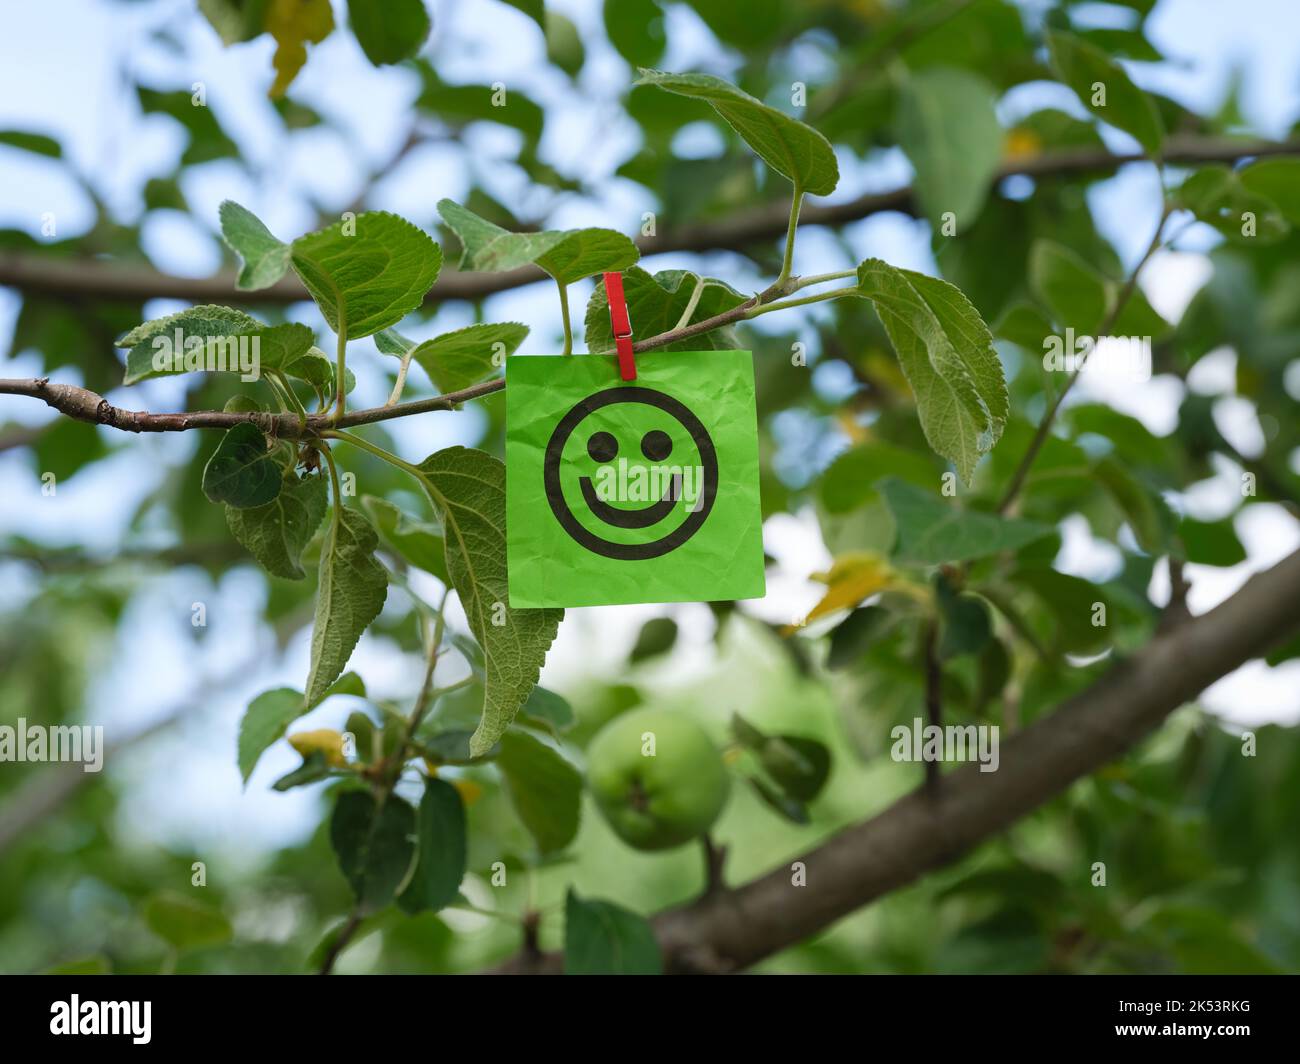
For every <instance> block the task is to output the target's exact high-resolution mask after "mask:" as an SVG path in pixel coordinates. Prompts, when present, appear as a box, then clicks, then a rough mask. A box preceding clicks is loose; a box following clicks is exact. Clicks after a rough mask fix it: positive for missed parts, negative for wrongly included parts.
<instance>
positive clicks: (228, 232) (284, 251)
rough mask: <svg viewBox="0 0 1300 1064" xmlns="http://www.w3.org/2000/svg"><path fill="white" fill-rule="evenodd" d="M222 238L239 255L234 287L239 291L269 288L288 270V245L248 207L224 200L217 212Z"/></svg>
mask: <svg viewBox="0 0 1300 1064" xmlns="http://www.w3.org/2000/svg"><path fill="white" fill-rule="evenodd" d="M218 213H219V215H220V218H221V237H222V239H223V240H225V242H226V246H227V247H229V248H230V250H231V251H233V252H234V253H235V254H236V255H238V256H239V258H240V261H241V263H242V265H241V266H240V270H239V278H238V279H237V280H236V282H235V287H236V288H239V289H240V290H242V291H245V292H248V291H255V290H257V289H259V288H268V287H270V286H271V285H273V284H275V282H276V281H278V280H279V279H280V278H281V277H283V276H284V272H285V270H287V269H288V268H289V254H290V248H289V245H288V244H286V243H284V242H283V241H282V240H278V239H276V237H275V235H274V234H273V233H272V232H271V230H269V229H268V228H267V227H266V226H265V225H263V224H262V221H261V219H260V218H258V217H257V215H255V214H254V213H253V212H252V211H250V210H249V209H248V208H247V207H243V206H241V205H240V204H238V203H236V202H235V201H234V200H226V201H225V202H223V203H222V204H221V208H220V211H219V212H218Z"/></svg>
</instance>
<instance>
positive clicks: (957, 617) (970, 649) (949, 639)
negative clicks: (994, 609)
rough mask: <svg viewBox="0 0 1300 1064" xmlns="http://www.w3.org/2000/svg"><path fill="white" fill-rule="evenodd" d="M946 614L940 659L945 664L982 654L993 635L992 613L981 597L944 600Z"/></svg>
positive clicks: (941, 603)
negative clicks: (965, 656) (969, 655)
mask: <svg viewBox="0 0 1300 1064" xmlns="http://www.w3.org/2000/svg"><path fill="white" fill-rule="evenodd" d="M939 602H940V610H941V612H942V614H943V636H942V638H941V639H940V641H939V657H940V658H942V659H943V660H944V661H948V660H950V659H952V658H957V657H961V656H962V655H964V654H978V653H979V652H980V651H981V650H983V649H984V644H985V643H987V642H988V641H989V637H990V636H991V635H992V634H993V622H992V618H990V617H989V609H988V607H987V606H986V605H984V600H983V599H981V598H980V597H979V596H978V595H971V594H966V593H963V594H959V595H948V596H946V597H945V596H942V595H941V596H940V600H939Z"/></svg>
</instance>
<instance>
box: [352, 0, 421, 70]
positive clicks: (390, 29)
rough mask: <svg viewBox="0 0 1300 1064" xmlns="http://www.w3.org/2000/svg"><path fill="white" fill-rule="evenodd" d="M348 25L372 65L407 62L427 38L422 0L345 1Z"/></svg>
mask: <svg viewBox="0 0 1300 1064" xmlns="http://www.w3.org/2000/svg"><path fill="white" fill-rule="evenodd" d="M348 22H350V23H351V25H352V32H353V33H355V34H356V37H357V42H358V43H359V44H360V45H361V50H362V51H363V52H365V53H366V58H367V59H369V60H370V62H371V63H373V64H374V65H375V66H384V65H386V64H390V63H400V62H401V61H402V60H403V59H410V58H411V57H412V56H414V55H415V54H416V53H417V52H419V50H420V49H421V48H422V47H423V46H424V42H425V40H426V38H428V36H429V28H430V23H429V12H428V11H427V10H426V9H425V6H424V0H348Z"/></svg>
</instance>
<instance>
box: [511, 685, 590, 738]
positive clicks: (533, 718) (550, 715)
mask: <svg viewBox="0 0 1300 1064" xmlns="http://www.w3.org/2000/svg"><path fill="white" fill-rule="evenodd" d="M518 719H519V720H520V721H521V722H523V721H524V720H525V719H527V721H528V723H536V724H540V725H542V726H543V727H545V728H548V729H549V730H550V731H551V732H553V733H556V734H558V733H559V732H562V731H567V730H568V729H569V728H572V727H573V725H574V723H575V722H576V721H577V717H576V716H574V713H573V707H572V706H571V705H569V702H568V699H566V698H564V697H563V696H562V695H557V694H556V693H555V692H554V691H548V690H547V689H546V688H545V687H542V686H541V685H540V684H539V685H538V686H537V687H534V688H533V690H532V693H531V694H530V695H529V696H528V701H527V702H525V703H524V708H523V709H521V710H520V711H519V717H518Z"/></svg>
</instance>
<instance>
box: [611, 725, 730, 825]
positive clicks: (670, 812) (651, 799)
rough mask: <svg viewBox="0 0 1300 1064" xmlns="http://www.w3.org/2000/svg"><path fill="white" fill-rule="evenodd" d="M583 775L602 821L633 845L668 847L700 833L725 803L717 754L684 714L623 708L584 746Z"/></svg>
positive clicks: (725, 778)
mask: <svg viewBox="0 0 1300 1064" xmlns="http://www.w3.org/2000/svg"><path fill="white" fill-rule="evenodd" d="M587 778H588V780H589V781H590V783H591V791H592V794H593V795H594V796H595V798H596V805H597V806H598V807H599V809H600V811H601V813H602V814H603V815H604V817H605V819H606V820H607V821H609V826H610V827H612V828H613V829H614V831H615V833H617V835H618V836H619V838H621V839H622V840H623V841H624V842H626V843H627V844H628V845H629V846H634V847H635V848H636V849H638V850H666V849H669V848H670V847H672V846H680V845H681V844H682V843H684V842H689V841H690V840H691V839H694V838H698V837H699V836H701V835H703V834H704V833H705V832H706V831H708V829H709V828H710V827H711V826H712V824H713V822H714V821H715V820H717V818H718V814H719V813H721V812H722V807H723V805H725V804H726V801H727V788H728V784H729V778H728V776H727V769H726V766H725V765H724V764H723V763H722V756H721V755H720V754H719V753H718V751H717V748H716V747H715V746H714V745H713V742H712V741H711V740H710V739H709V736H708V735H707V733H706V732H705V731H704V729H703V728H701V727H700V726H699V725H698V724H696V723H695V721H693V720H691V718H690V717H687V716H683V715H682V714H680V713H672V712H668V711H665V710H661V709H638V710H635V711H633V712H631V713H624V714H623V715H622V716H620V717H616V718H615V719H614V720H612V721H610V722H609V723H608V724H606V725H605V727H604V728H602V729H601V730H600V731H599V732H597V734H596V737H595V738H594V739H592V741H591V745H590V746H589V747H588V748H587Z"/></svg>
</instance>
